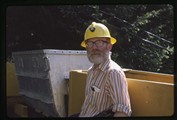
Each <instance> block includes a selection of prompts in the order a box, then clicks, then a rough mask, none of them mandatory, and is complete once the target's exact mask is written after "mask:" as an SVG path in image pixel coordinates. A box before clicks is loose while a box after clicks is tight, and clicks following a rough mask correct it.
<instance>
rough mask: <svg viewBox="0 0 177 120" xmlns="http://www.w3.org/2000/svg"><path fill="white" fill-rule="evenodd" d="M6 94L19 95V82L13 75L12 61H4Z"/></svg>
mask: <svg viewBox="0 0 177 120" xmlns="http://www.w3.org/2000/svg"><path fill="white" fill-rule="evenodd" d="M6 91H7V94H6V96H19V82H18V80H17V77H16V75H15V65H14V63H9V62H7V63H6Z"/></svg>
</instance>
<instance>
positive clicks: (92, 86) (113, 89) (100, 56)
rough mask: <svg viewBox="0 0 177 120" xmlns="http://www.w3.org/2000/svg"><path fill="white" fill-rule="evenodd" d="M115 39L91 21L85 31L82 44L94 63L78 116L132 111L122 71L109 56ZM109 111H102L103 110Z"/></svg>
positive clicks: (122, 114)
mask: <svg viewBox="0 0 177 120" xmlns="http://www.w3.org/2000/svg"><path fill="white" fill-rule="evenodd" d="M115 43H116V39H115V38H113V37H111V36H110V33H109V30H108V28H107V27H106V26H105V25H103V24H101V23H96V22H92V24H91V25H90V26H88V28H87V29H86V31H85V37H84V40H83V41H82V43H81V46H82V47H84V48H86V50H87V56H88V59H89V61H90V62H92V63H93V66H92V67H91V68H90V69H89V70H88V75H87V81H86V89H85V100H84V103H83V105H82V108H81V112H80V114H79V117H98V116H99V117H104V116H105V115H106V116H107V114H110V113H111V115H112V116H114V117H123V116H125V117H126V116H130V115H131V112H132V111H131V105H130V98H129V93H128V86H127V81H126V77H125V74H124V72H123V70H122V69H121V67H120V66H119V65H118V64H117V63H115V62H114V61H112V60H111V57H110V51H111V49H112V45H113V44H115ZM107 110H109V111H111V112H105V111H107Z"/></svg>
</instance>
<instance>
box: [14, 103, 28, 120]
mask: <svg viewBox="0 0 177 120" xmlns="http://www.w3.org/2000/svg"><path fill="white" fill-rule="evenodd" d="M14 109H15V110H14V111H15V113H16V114H17V115H19V116H20V117H28V107H27V106H25V105H23V104H20V103H17V104H16V105H15V108H14Z"/></svg>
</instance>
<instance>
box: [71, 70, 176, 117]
mask: <svg viewBox="0 0 177 120" xmlns="http://www.w3.org/2000/svg"><path fill="white" fill-rule="evenodd" d="M86 75H87V74H86V72H81V71H80V72H78V71H71V72H70V80H69V105H68V115H69V116H70V115H72V114H76V113H79V112H80V110H81V106H82V103H83V101H84V92H85V84H86ZM127 82H128V89H129V94H130V100H131V105H132V111H133V113H132V116H143V117H144V116H171V115H173V113H174V84H172V83H165V82H158V81H150V80H141V79H132V78H127Z"/></svg>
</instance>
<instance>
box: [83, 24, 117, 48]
mask: <svg viewBox="0 0 177 120" xmlns="http://www.w3.org/2000/svg"><path fill="white" fill-rule="evenodd" d="M95 37H107V38H110V42H111V44H112V45H113V44H114V43H116V41H117V40H116V39H115V38H113V37H111V35H110V32H109V30H108V28H107V27H106V26H105V25H103V24H101V23H96V22H92V24H91V25H89V26H88V28H87V29H86V31H85V35H84V40H83V41H82V42H81V46H82V47H86V44H85V41H86V40H88V39H90V38H95Z"/></svg>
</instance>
